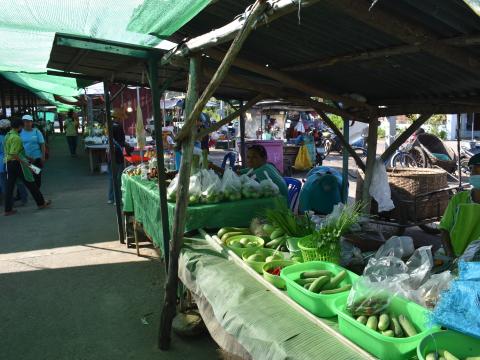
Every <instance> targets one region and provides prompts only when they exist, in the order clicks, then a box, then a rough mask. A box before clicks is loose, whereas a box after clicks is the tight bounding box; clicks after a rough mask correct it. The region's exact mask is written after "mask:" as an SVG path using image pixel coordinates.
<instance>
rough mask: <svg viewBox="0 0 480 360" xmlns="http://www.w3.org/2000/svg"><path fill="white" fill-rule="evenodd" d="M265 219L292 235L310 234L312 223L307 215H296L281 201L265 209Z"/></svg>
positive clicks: (312, 227) (312, 228)
mask: <svg viewBox="0 0 480 360" xmlns="http://www.w3.org/2000/svg"><path fill="white" fill-rule="evenodd" d="M266 217H267V220H268V221H269V222H270V223H271V224H273V225H274V226H277V227H279V228H280V229H282V230H283V231H284V232H285V234H287V235H288V236H292V237H303V236H307V235H310V234H312V232H313V231H314V224H313V223H312V221H311V220H310V218H309V217H308V216H307V215H302V216H296V215H295V214H294V213H293V212H292V211H291V210H290V209H289V208H288V206H287V205H286V204H285V202H283V201H277V202H276V204H275V208H274V209H267V211H266Z"/></svg>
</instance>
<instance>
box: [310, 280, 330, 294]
mask: <svg viewBox="0 0 480 360" xmlns="http://www.w3.org/2000/svg"><path fill="white" fill-rule="evenodd" d="M329 280H330V278H329V277H328V276H320V277H319V278H317V279H315V281H314V282H313V283H312V284H311V285H310V287H309V288H308V290H309V291H311V292H314V293H317V294H318V293H319V292H320V290H322V287H323V286H324V285H325V284H326V283H328V281H329Z"/></svg>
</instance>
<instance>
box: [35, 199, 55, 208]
mask: <svg viewBox="0 0 480 360" xmlns="http://www.w3.org/2000/svg"><path fill="white" fill-rule="evenodd" d="M51 204H52V200H47V201H45V203H44V204H43V205H40V206H39V207H38V209H39V210H42V209H46V208H48V207H49V206H50V205H51Z"/></svg>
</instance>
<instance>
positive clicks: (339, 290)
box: [320, 284, 352, 295]
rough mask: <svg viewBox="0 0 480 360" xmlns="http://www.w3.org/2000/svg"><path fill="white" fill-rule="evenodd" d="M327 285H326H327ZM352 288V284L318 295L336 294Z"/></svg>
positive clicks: (324, 291) (321, 292) (323, 291)
mask: <svg viewBox="0 0 480 360" xmlns="http://www.w3.org/2000/svg"><path fill="white" fill-rule="evenodd" d="M327 285H328V284H327ZM351 288H352V284H347V285H343V286H342V287H339V288H336V289H331V290H322V291H320V294H324V295H330V294H338V293H341V292H344V291H348V290H350V289H351Z"/></svg>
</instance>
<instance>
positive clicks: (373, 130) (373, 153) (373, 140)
mask: <svg viewBox="0 0 480 360" xmlns="http://www.w3.org/2000/svg"><path fill="white" fill-rule="evenodd" d="M379 123H380V122H379V121H378V120H375V121H372V122H371V123H370V125H368V139H367V141H368V148H367V165H366V169H365V179H364V182H363V189H362V201H363V203H364V204H365V207H364V212H365V213H366V214H370V208H371V205H372V200H371V196H370V185H371V184H372V179H373V169H374V167H375V161H376V159H377V140H378V138H377V136H378V134H377V132H378V125H379Z"/></svg>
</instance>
